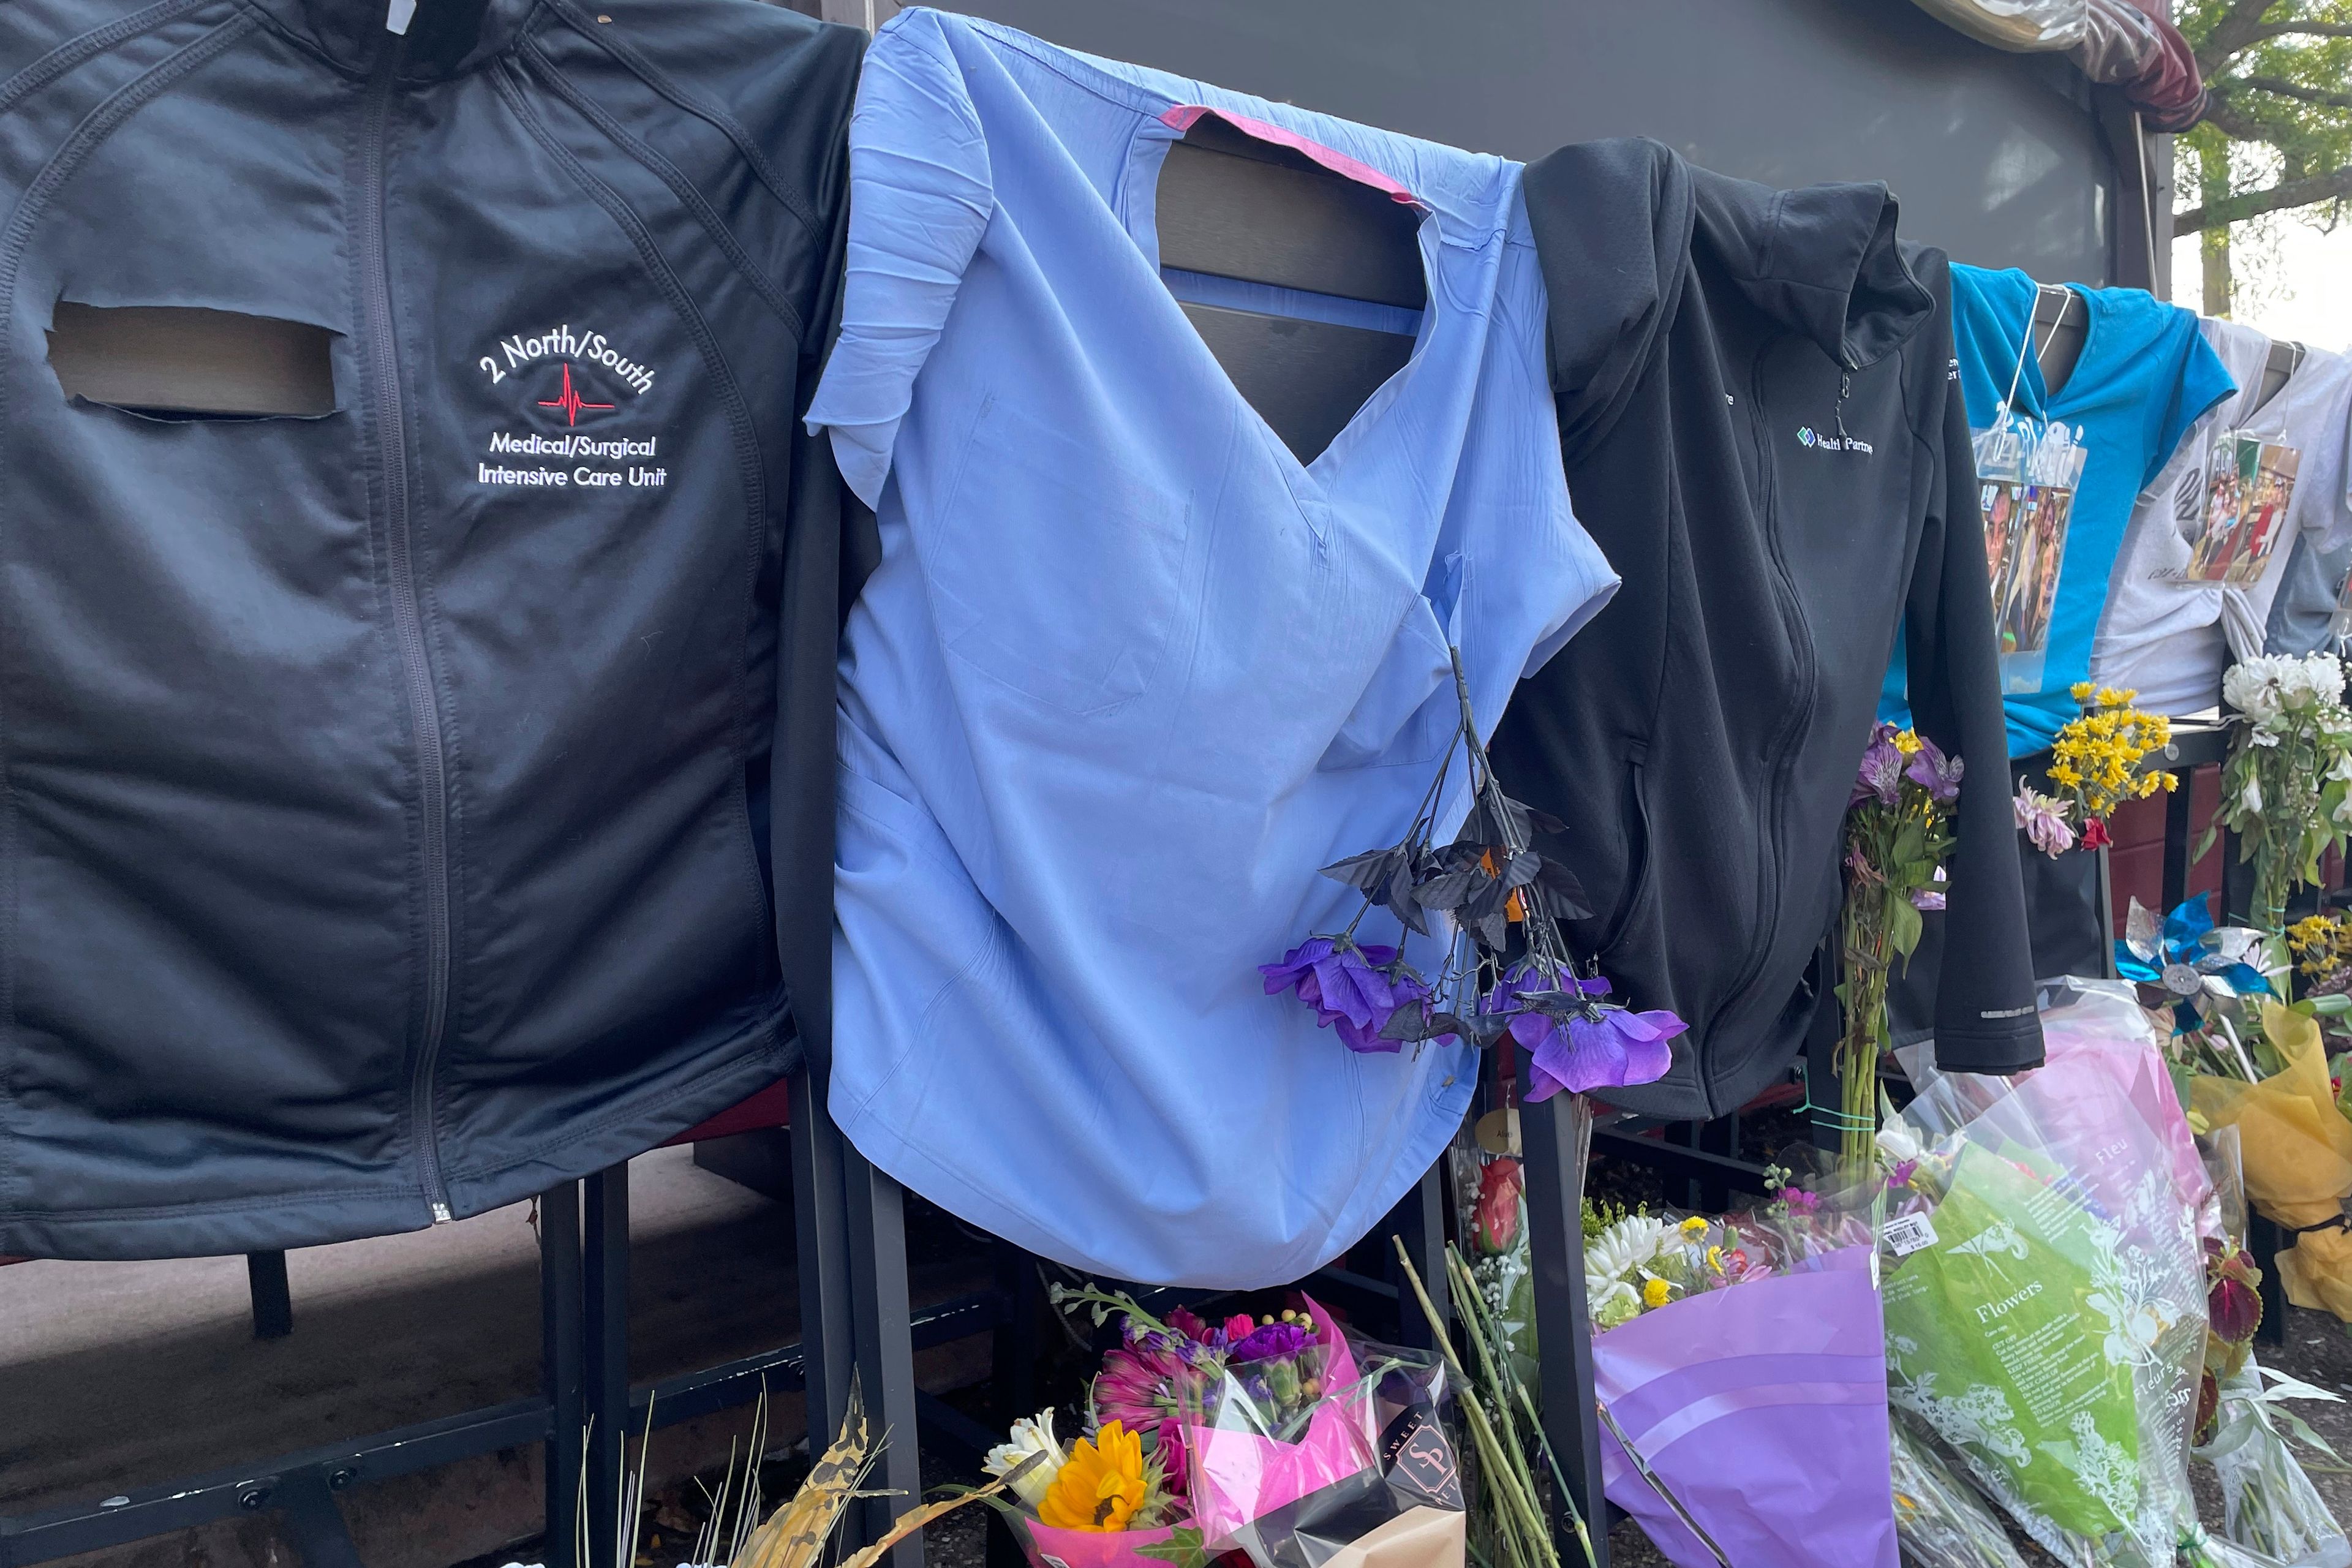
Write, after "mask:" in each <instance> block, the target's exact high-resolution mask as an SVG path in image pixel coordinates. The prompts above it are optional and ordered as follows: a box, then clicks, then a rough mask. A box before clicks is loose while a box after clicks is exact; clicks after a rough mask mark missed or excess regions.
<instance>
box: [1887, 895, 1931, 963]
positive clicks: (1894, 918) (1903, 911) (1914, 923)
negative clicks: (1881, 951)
mask: <svg viewBox="0 0 2352 1568" xmlns="http://www.w3.org/2000/svg"><path fill="white" fill-rule="evenodd" d="M1922 924H1923V922H1922V921H1920V919H1919V911H1918V910H1915V909H1913V908H1912V907H1911V900H1908V899H1890V900H1887V904H1886V941H1887V944H1888V945H1889V946H1891V947H1892V948H1894V949H1895V952H1899V953H1901V954H1902V955H1903V956H1904V957H1906V958H1908V957H1910V956H1911V954H1912V952H1914V951H1915V950H1916V948H1917V947H1918V945H1919V932H1920V930H1921V927H1922Z"/></svg>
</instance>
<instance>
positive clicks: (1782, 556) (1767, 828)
mask: <svg viewBox="0 0 2352 1568" xmlns="http://www.w3.org/2000/svg"><path fill="white" fill-rule="evenodd" d="M1841 371H1843V367H1841ZM1852 384H1853V378H1852V377H1851V376H1845V377H1844V379H1843V386H1851V385H1852ZM1765 418H1766V402H1765V397H1764V376H1763V366H1762V362H1761V360H1760V358H1759V362H1758V363H1757V365H1756V367H1755V369H1754V371H1753V373H1752V374H1751V375H1750V376H1749V380H1748V439H1749V440H1750V441H1752V442H1755V444H1756V447H1757V471H1758V473H1759V476H1760V477H1761V478H1762V479H1763V482H1764V483H1765V484H1766V486H1767V487H1768V489H1767V490H1766V497H1767V506H1766V509H1765V518H1766V526H1765V531H1764V532H1765V542H1766V543H1767V544H1768V545H1769V546H1770V550H1771V556H1772V591H1773V597H1774V598H1775V599H1776V600H1778V601H1779V603H1780V624H1781V626H1782V627H1783V629H1784V630H1785V631H1786V632H1787V634H1788V637H1789V651H1790V654H1791V655H1792V656H1793V657H1794V658H1796V660H1797V673H1798V681H1797V688H1798V689H1797V696H1796V700H1794V701H1792V702H1790V705H1789V709H1788V717H1787V718H1786V720H1785V721H1783V722H1782V724H1781V726H1780V733H1779V734H1778V735H1775V736H1774V737H1773V738H1772V749H1771V751H1770V752H1769V754H1768V756H1767V759H1766V760H1767V763H1768V767H1767V772H1766V777H1767V779H1768V780H1769V791H1768V794H1767V795H1766V797H1765V807H1766V809H1765V814H1764V825H1763V826H1764V834H1763V838H1764V843H1763V849H1764V854H1763V855H1762V856H1761V857H1760V859H1759V864H1758V866H1757V873H1756V877H1757V884H1758V885H1757V896H1758V899H1759V902H1758V905H1757V908H1758V909H1759V910H1760V911H1762V914H1763V916H1764V923H1763V928H1762V931H1761V933H1760V934H1759V937H1758V939H1757V942H1756V948H1755V951H1754V952H1751V953H1750V954H1749V955H1748V968H1747V971H1746V973H1742V974H1741V975H1740V977H1739V983H1738V984H1737V985H1735V986H1733V987H1732V988H1731V991H1730V993H1729V994H1728V995H1727V997H1726V999H1725V1001H1724V1004H1723V1005H1722V1006H1721V1007H1719V1008H1717V1010H1716V1016H1717V1018H1720V1017H1722V1016H1724V1015H1725V1014H1726V1013H1728V1012H1730V1011H1731V1010H1732V1009H1733V1008H1735V1007H1738V1006H1739V1005H1742V1004H1743V1003H1745V1002H1746V1001H1747V1000H1748V993H1750V992H1752V991H1753V990H1755V988H1756V983H1757V981H1758V980H1759V978H1761V977H1762V975H1763V973H1764V963H1765V961H1766V960H1767V959H1769V958H1770V957H1771V955H1772V932H1773V931H1774V930H1775V929H1777V927H1778V923H1779V922H1778V921H1777V919H1776V918H1775V909H1776V906H1777V905H1778V902H1779V900H1780V855H1781V847H1780V819H1781V812H1782V802H1783V801H1784V800H1785V799H1786V798H1787V796H1788V784H1789V768H1790V763H1792V762H1793V761H1794V760H1795V757H1796V750H1797V744H1796V743H1797V742H1798V740H1799V739H1800V738H1801V737H1802V735H1803V734H1804V731H1805V719H1806V716H1807V715H1809V714H1811V711H1812V708H1813V696H1814V689H1815V685H1816V682H1817V681H1818V679H1819V678H1820V674H1821V670H1820V667H1819V666H1818V664H1816V662H1815V661H1814V658H1813V639H1812V637H1811V636H1810V635H1809V634H1808V632H1807V630H1806V627H1805V624H1804V616H1803V614H1802V613H1801V610H1800V608H1799V606H1798V603H1797V584H1796V582H1795V579H1794V578H1793V577H1792V576H1791V575H1790V571H1789V562H1788V557H1787V554H1786V552H1784V551H1783V550H1782V549H1781V545H1780V480H1779V470H1778V469H1777V468H1776V467H1775V466H1774V464H1773V459H1772V445H1771V441H1770V439H1769V436H1768V435H1767V434H1766V433H1765V428H1764V423H1763V422H1764V420H1765ZM1837 429H1838V438H1839V439H1840V440H1843V439H1844V438H1845V394H1844V391H1843V390H1841V391H1840V393H1839V395H1838V417H1837Z"/></svg>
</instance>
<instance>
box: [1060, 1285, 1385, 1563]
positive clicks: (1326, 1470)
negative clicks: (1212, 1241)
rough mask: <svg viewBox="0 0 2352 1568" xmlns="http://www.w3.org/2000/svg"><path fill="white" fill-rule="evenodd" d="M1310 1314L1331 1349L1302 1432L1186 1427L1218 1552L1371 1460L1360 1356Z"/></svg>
mask: <svg viewBox="0 0 2352 1568" xmlns="http://www.w3.org/2000/svg"><path fill="white" fill-rule="evenodd" d="M1307 1316H1308V1317H1309V1318H1310V1319H1312V1320H1313V1321H1314V1323H1315V1326H1316V1329H1317V1331H1318V1333H1319V1335H1320V1337H1321V1338H1322V1339H1323V1340H1324V1341H1325V1342H1327V1343H1328V1344H1329V1345H1330V1347H1331V1352H1330V1356H1329V1358H1328V1360H1327V1361H1326V1363H1324V1368H1323V1387H1324V1389H1325V1394H1324V1397H1323V1403H1322V1405H1320V1406H1319V1407H1318V1409H1317V1410H1316V1412H1315V1415H1314V1417H1313V1418H1312V1419H1311V1420H1309V1421H1308V1422H1307V1435H1306V1436H1304V1437H1301V1438H1300V1439H1299V1440H1298V1441H1297V1442H1296V1443H1282V1442H1277V1441H1276V1440H1275V1439H1273V1438H1271V1437H1261V1436H1257V1435H1256V1434H1255V1433H1254V1432H1224V1431H1216V1430H1213V1429H1212V1428H1209V1427H1205V1426H1186V1427H1185V1428H1184V1444H1185V1447H1186V1450H1187V1451H1188V1452H1189V1453H1190V1455H1191V1456H1192V1521H1193V1522H1194V1523H1195V1524H1197V1525H1199V1526H1200V1527H1201V1539H1202V1541H1203V1542H1206V1543H1207V1544H1208V1547H1209V1549H1210V1550H1211V1551H1217V1550H1220V1549H1221V1546H1220V1543H1222V1542H1230V1540H1231V1539H1232V1537H1233V1535H1234V1532H1235V1531H1239V1530H1240V1529H1241V1528H1242V1527H1243V1526H1244V1525H1246V1524H1248V1523H1249V1522H1250V1521H1253V1520H1256V1519H1262V1518H1264V1517H1265V1515H1266V1514H1269V1513H1271V1512H1273V1511H1274V1510H1276V1509H1278V1508H1280V1507H1282V1506H1283V1505H1284V1504H1286V1503H1293V1502H1297V1500H1299V1499H1300V1498H1303V1497H1305V1496H1307V1493H1309V1492H1313V1491H1319V1490H1321V1489H1323V1488H1325V1487H1328V1486H1329V1485H1331V1484H1332V1483H1333V1482H1335V1481H1343V1480H1346V1479H1348V1478H1349V1476H1352V1475H1355V1474H1357V1473H1358V1472H1359V1471H1361V1470H1364V1469H1366V1468H1370V1465H1371V1464H1372V1453H1373V1447H1374V1442H1375V1439H1376V1438H1377V1436H1378V1434H1377V1433H1375V1432H1374V1431H1373V1430H1372V1429H1371V1422H1372V1410H1371V1391H1370V1389H1368V1388H1364V1387H1361V1386H1360V1384H1359V1381H1358V1376H1357V1372H1356V1358H1355V1357H1354V1356H1353V1355H1352V1354H1350V1353H1349V1350H1348V1342H1347V1341H1346V1340H1345V1339H1344V1338H1342V1337H1341V1336H1340V1334H1339V1328H1338V1325H1336V1324H1335V1323H1333V1322H1332V1321H1331V1318H1330V1315H1329V1314H1328V1313H1327V1312H1325V1311H1324V1310H1323V1309H1322V1308H1321V1307H1320V1306H1319V1305H1318V1304H1317V1303H1316V1302H1315V1301H1313V1300H1308V1301H1307ZM1071 1568H1078V1565H1077V1564H1076V1563H1073V1564H1072V1565H1071Z"/></svg>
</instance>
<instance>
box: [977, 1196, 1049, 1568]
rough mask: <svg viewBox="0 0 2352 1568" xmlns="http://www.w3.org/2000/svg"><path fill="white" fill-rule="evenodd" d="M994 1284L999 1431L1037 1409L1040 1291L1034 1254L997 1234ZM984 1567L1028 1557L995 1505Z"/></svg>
mask: <svg viewBox="0 0 2352 1568" xmlns="http://www.w3.org/2000/svg"><path fill="white" fill-rule="evenodd" d="M994 1251H995V1254H996V1290H997V1294H998V1295H999V1296H1001V1297H1002V1298H1003V1301H1004V1314H1005V1315H1004V1321H1003V1323H1002V1324H1000V1325H999V1326H998V1327H997V1330H996V1335H995V1341H994V1344H993V1346H992V1356H991V1363H992V1364H991V1366H990V1368H989V1374H988V1380H989V1384H990V1387H991V1389H992V1392H993V1393H994V1394H995V1400H994V1404H995V1406H996V1410H995V1415H996V1429H997V1430H998V1431H1000V1432H1002V1431H1003V1430H1005V1429H1006V1428H1008V1427H1009V1426H1011V1425H1012V1424H1013V1422H1015V1421H1017V1420H1019V1419H1020V1418H1021V1417H1022V1416H1024V1415H1035V1414H1037V1375H1036V1373H1037V1313H1038V1310H1039V1309H1040V1307H1041V1306H1042V1305H1043V1298H1044V1296H1045V1291H1044V1290H1043V1289H1040V1288H1039V1286H1038V1282H1037V1260H1036V1259H1035V1258H1032V1257H1030V1256H1029V1254H1027V1253H1026V1252H1024V1251H1023V1250H1022V1249H1021V1248H1019V1247H1015V1246H1013V1244H1012V1243H1011V1242H1009V1241H1003V1240H999V1241H998V1242H997V1243H996V1245H995V1248H994ZM987 1556H988V1562H987V1568H1022V1564H1023V1563H1025V1562H1027V1558H1026V1557H1025V1556H1024V1554H1023V1552H1022V1551H1021V1543H1020V1542H1017V1541H1015V1540H1013V1531H1012V1529H1011V1528H1010V1527H1009V1526H1007V1525H1006V1524H1005V1522H1004V1519H1003V1515H1001V1514H999V1513H998V1512H997V1511H996V1510H993V1509H991V1510H989V1512H988V1547H987Z"/></svg>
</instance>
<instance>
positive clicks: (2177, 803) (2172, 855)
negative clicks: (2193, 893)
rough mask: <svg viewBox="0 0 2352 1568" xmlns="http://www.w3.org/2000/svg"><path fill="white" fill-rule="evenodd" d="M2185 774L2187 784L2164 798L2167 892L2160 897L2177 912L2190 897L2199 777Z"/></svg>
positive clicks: (2164, 891)
mask: <svg viewBox="0 0 2352 1568" xmlns="http://www.w3.org/2000/svg"><path fill="white" fill-rule="evenodd" d="M2182 771H2183V773H2184V774H2185V775H2186V777H2187V780H2188V782H2187V783H2186V784H2182V786H2181V787H2180V788H2179V789H2177V790H2174V791H2173V792H2172V793H2171V794H2169V795H2166V796H2165V797H2164V890H2163V892H2162V893H2161V894H2160V895H2159V896H2160V897H2161V898H2162V900H2163V907H2164V909H2166V910H2171V909H2177V908H2178V907H2179V904H2180V900H2183V899H2185V898H2187V897H2188V896H2189V827H2190V826H2191V825H2192V822H2193V816H2192V807H2193V798H2192V797H2193V796H2194V795H2195V794H2196V792H2197V778H2196V775H2195V774H2194V773H2189V772H2188V770H2186V769H2184V770H2182Z"/></svg>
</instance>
